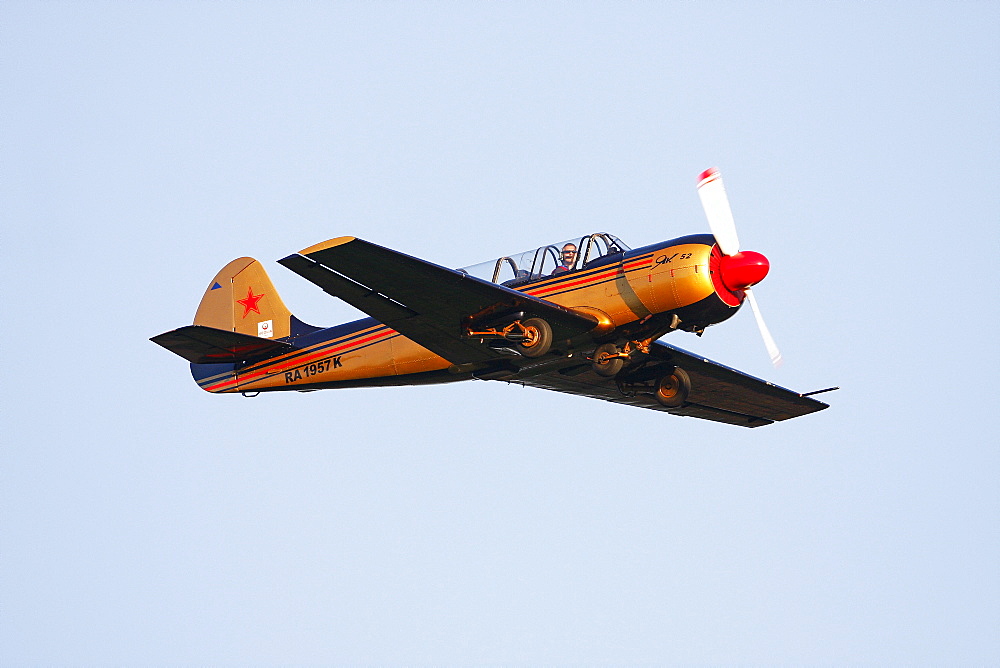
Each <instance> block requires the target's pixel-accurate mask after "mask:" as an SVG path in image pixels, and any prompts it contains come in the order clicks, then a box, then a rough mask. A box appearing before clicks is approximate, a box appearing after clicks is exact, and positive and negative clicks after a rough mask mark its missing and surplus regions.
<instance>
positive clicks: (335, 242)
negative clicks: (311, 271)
mask: <svg viewBox="0 0 1000 668" xmlns="http://www.w3.org/2000/svg"><path fill="white" fill-rule="evenodd" d="M356 238H357V237H336V238H334V239H329V240H327V241H323V242H320V243H318V244H315V245H313V246H310V247H309V248H305V249H303V250H300V251H299V255H309V254H310V253H318V252H319V251H322V250H326V249H327V248H333V247H335V246H343V245H344V244H347V243H350V242H352V241H354V240H355V239H356Z"/></svg>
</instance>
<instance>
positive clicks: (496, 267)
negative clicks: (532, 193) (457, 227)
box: [458, 232, 631, 287]
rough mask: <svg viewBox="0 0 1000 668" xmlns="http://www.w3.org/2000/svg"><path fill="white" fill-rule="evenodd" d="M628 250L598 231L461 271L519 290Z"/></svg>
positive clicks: (614, 239) (612, 238)
mask: <svg viewBox="0 0 1000 668" xmlns="http://www.w3.org/2000/svg"><path fill="white" fill-rule="evenodd" d="M627 250H631V249H630V248H629V247H628V246H626V245H625V244H624V243H622V241H621V239H619V238H618V237H616V236H614V235H612V234H606V233H604V232H598V233H596V234H589V235H586V236H582V237H574V238H572V239H569V240H568V241H562V242H559V243H554V244H546V245H545V246H539V247H538V248H534V249H532V250H528V251H524V252H523V253H514V254H511V255H504V256H503V257H500V258H497V259H495V260H489V261H487V262H480V263H479V264H474V265H472V266H469V267H463V268H461V269H459V270H458V271H461V272H464V273H466V274H469V275H471V276H475V277H477V278H481V279H483V280H485V281H492V282H493V283H499V284H501V285H506V286H508V287H515V286H518V285H521V284H523V283H528V282H531V281H537V280H539V279H541V278H545V277H547V276H554V275H558V274H560V273H563V272H569V271H576V270H578V269H589V268H591V267H595V266H597V265H600V264H605V263H608V262H611V261H612V259H613V258H614V257H615V256H617V255H620V254H621V253H623V252H625V251H627Z"/></svg>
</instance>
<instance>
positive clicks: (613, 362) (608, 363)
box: [591, 343, 625, 378]
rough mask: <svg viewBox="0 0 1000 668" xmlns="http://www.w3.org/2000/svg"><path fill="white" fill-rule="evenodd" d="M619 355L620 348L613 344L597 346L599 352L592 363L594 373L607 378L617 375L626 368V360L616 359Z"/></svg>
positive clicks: (595, 352) (596, 351) (596, 352)
mask: <svg viewBox="0 0 1000 668" xmlns="http://www.w3.org/2000/svg"><path fill="white" fill-rule="evenodd" d="M617 354H618V346H616V345H615V344H613V343H605V344H603V345H600V346H597V350H595V351H594V359H593V361H592V362H591V365H592V366H593V368H594V373H596V374H597V375H598V376H604V377H605V378H610V377H611V376H615V375H617V374H618V372H619V371H621V370H622V367H623V366H625V360H624V359H622V358H621V357H615V355H617Z"/></svg>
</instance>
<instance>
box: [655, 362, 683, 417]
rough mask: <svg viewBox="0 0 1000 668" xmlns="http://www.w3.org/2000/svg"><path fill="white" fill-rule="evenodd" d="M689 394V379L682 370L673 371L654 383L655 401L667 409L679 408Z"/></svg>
mask: <svg viewBox="0 0 1000 668" xmlns="http://www.w3.org/2000/svg"><path fill="white" fill-rule="evenodd" d="M690 392H691V378H690V377H689V376H688V375H687V372H686V371H684V369H674V370H673V371H672V372H671V373H668V374H666V375H664V376H660V379H659V380H658V381H656V400H657V401H658V402H660V405H661V406H666V407H667V408H680V407H681V406H683V405H684V404H685V402H687V398H688V394H690Z"/></svg>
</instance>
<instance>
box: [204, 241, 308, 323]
mask: <svg viewBox="0 0 1000 668" xmlns="http://www.w3.org/2000/svg"><path fill="white" fill-rule="evenodd" d="M291 317H292V314H291V312H290V311H289V310H288V308H287V307H286V306H285V304H284V302H282V301H281V297H279V296H278V291H277V290H275V289H274V284H273V283H271V279H270V278H269V277H268V275H267V272H266V271H264V267H263V266H261V264H260V262H258V261H257V260H255V259H253V258H252V257H241V258H239V259H238V260H233V261H232V262H230V263H229V264H227V265H226V266H225V267H223V268H222V270H221V271H220V272H219V273H218V274H216V275H215V278H214V279H212V281H211V282H210V283H209V284H208V289H207V290H205V296H204V297H202V298H201V304H200V305H199V306H198V312H197V313H196V314H195V316H194V324H196V325H204V326H206V327H214V328H216V329H224V330H228V331H231V332H239V333H240V334H249V335H250V336H257V337H261V338H265V339H272V338H274V339H280V338H284V337H286V336H289V335H290V334H291Z"/></svg>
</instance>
